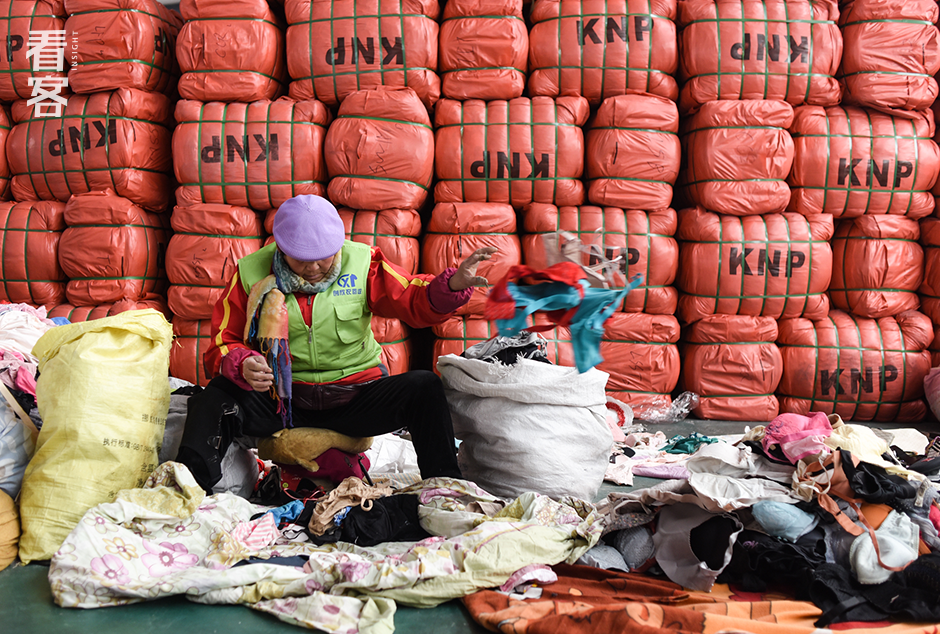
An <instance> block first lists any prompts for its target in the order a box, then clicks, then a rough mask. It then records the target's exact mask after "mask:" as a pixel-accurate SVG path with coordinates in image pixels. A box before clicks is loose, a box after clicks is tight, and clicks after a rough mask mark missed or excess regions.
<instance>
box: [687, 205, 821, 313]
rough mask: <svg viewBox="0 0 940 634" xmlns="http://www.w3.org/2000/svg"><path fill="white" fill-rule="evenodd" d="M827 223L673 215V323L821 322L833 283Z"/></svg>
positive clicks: (788, 217)
mask: <svg viewBox="0 0 940 634" xmlns="http://www.w3.org/2000/svg"><path fill="white" fill-rule="evenodd" d="M833 229H834V227H833V222H832V216H829V215H826V214H818V215H815V216H801V215H799V214H790V213H787V214H768V215H766V216H744V217H742V218H739V217H735V216H722V215H719V214H715V213H711V212H708V211H705V210H704V209H702V208H701V207H695V208H692V209H685V210H683V211H680V212H679V230H678V231H677V232H676V239H677V240H679V245H680V246H679V275H678V277H677V279H676V286H677V287H678V288H679V292H680V296H679V311H678V314H679V318H680V319H681V320H682V321H683V322H685V323H691V322H693V321H696V320H698V319H701V318H702V317H705V316H706V315H712V314H723V315H762V316H764V317H776V318H780V317H799V316H805V317H809V318H812V319H818V318H821V317H824V316H825V315H826V314H828V312H829V297H828V296H827V295H826V290H827V289H828V288H829V280H830V277H831V275H832V249H831V248H830V246H829V239H830V238H832V234H833Z"/></svg>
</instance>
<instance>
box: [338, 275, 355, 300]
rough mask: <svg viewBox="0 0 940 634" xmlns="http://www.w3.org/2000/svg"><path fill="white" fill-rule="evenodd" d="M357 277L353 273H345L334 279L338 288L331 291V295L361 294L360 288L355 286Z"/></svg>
mask: <svg viewBox="0 0 940 634" xmlns="http://www.w3.org/2000/svg"><path fill="white" fill-rule="evenodd" d="M357 279H359V278H358V277H357V276H356V275H354V274H353V273H347V274H346V275H341V276H340V278H339V279H338V280H337V281H336V285H337V286H339V290H335V291H333V296H334V297H335V296H337V295H362V289H361V288H356V280H357Z"/></svg>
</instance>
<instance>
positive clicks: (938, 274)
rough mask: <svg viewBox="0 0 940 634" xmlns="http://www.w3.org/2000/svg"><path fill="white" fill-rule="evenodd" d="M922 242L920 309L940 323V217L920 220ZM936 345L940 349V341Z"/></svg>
mask: <svg viewBox="0 0 940 634" xmlns="http://www.w3.org/2000/svg"><path fill="white" fill-rule="evenodd" d="M920 244H921V246H923V247H924V281H923V283H922V284H921V285H920V288H919V289H918V293H920V310H921V312H923V313H924V314H925V315H927V316H928V317H930V319H931V320H932V321H933V323H934V324H937V325H940V218H924V219H923V220H921V221H920ZM935 347H937V349H940V341H937V342H935Z"/></svg>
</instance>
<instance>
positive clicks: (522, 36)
mask: <svg viewBox="0 0 940 634" xmlns="http://www.w3.org/2000/svg"><path fill="white" fill-rule="evenodd" d="M442 17H443V19H442V21H441V33H440V47H439V48H440V69H439V70H440V76H441V92H442V93H443V95H444V96H445V97H447V98H449V99H483V100H485V101H490V100H492V99H515V98H516V97H521V96H522V91H523V89H524V88H525V80H526V61H527V58H528V56H529V31H528V29H527V28H526V24H525V21H524V20H523V19H522V0H449V1H448V2H447V4H445V5H444V15H443V16H442Z"/></svg>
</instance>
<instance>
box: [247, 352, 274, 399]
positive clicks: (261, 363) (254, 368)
mask: <svg viewBox="0 0 940 634" xmlns="http://www.w3.org/2000/svg"><path fill="white" fill-rule="evenodd" d="M242 378H243V379H245V381H246V382H247V383H248V385H250V386H251V389H253V390H254V391H255V392H267V391H268V390H269V389H271V386H272V385H274V372H273V371H272V370H271V366H269V365H268V362H267V361H265V360H264V357H262V356H259V355H252V356H250V357H248V358H247V359H245V360H244V361H243V362H242Z"/></svg>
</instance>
